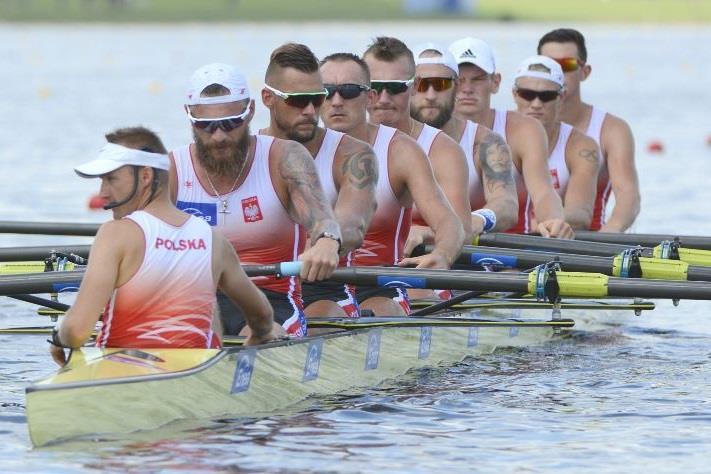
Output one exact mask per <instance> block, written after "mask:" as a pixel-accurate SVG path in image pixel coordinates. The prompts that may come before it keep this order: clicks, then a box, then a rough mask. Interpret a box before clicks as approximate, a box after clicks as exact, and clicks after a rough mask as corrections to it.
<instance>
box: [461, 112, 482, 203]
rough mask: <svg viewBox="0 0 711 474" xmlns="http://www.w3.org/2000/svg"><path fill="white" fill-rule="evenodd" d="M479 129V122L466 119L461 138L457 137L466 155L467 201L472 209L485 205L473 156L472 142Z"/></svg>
mask: <svg viewBox="0 0 711 474" xmlns="http://www.w3.org/2000/svg"><path fill="white" fill-rule="evenodd" d="M478 129H479V124H478V123H475V122H472V121H471V120H467V123H466V125H465V127H464V131H463V132H462V138H460V139H459V146H461V147H462V150H464V156H466V157H467V165H468V168H469V202H470V203H471V208H472V211H476V210H477V209H481V208H482V207H484V206H485V205H486V196H485V194H484V184H483V183H482V181H481V176H479V172H478V171H477V169H476V162H475V157H474V142H475V139H476V132H477V130H478Z"/></svg>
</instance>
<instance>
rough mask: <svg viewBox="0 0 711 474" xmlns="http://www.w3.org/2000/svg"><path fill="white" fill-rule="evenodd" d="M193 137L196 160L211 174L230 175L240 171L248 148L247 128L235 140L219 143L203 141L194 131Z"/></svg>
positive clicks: (245, 159)
mask: <svg viewBox="0 0 711 474" xmlns="http://www.w3.org/2000/svg"><path fill="white" fill-rule="evenodd" d="M193 139H194V140H195V148H196V149H197V155H198V156H197V157H198V161H199V162H200V164H201V165H202V167H203V168H204V169H205V171H207V172H208V173H210V174H211V175H213V176H230V175H234V174H236V173H240V172H241V171H242V169H243V168H244V165H245V162H246V161H247V151H248V150H249V129H246V130H245V133H244V134H242V136H241V137H240V138H238V139H237V140H235V141H230V142H222V143H220V144H219V145H216V144H211V143H206V142H204V141H203V140H201V139H200V137H198V135H197V133H195V131H193ZM220 155H222V156H220ZM224 155H227V156H226V157H225V156H224Z"/></svg>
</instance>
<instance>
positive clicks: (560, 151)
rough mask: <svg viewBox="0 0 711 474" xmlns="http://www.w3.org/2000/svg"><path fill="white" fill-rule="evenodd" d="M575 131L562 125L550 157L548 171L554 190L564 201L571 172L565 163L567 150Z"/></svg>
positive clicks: (566, 125)
mask: <svg viewBox="0 0 711 474" xmlns="http://www.w3.org/2000/svg"><path fill="white" fill-rule="evenodd" d="M572 131H573V126H572V125H569V124H567V123H564V122H561V123H560V130H559V131H558V141H556V143H555V147H553V151H551V154H550V156H549V157H548V169H549V170H550V172H551V180H552V181H553V189H555V190H556V192H557V193H558V195H559V196H560V197H561V199H563V198H564V197H565V191H566V190H567V189H568V181H570V171H569V170H568V165H567V164H566V162H565V149H566V147H567V146H568V140H569V139H570V134H571V133H572Z"/></svg>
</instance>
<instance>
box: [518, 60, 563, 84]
mask: <svg viewBox="0 0 711 474" xmlns="http://www.w3.org/2000/svg"><path fill="white" fill-rule="evenodd" d="M534 66H543V67H542V68H541V67H534ZM542 69H547V70H548V71H545V70H542ZM519 77H535V78H538V79H546V80H548V81H551V82H555V83H556V84H558V85H559V86H560V87H564V86H565V76H564V75H563V69H562V68H561V67H560V64H558V63H557V62H555V61H554V60H553V59H551V58H549V57H548V56H541V55H536V56H531V57H529V58H526V59H524V60H523V62H522V63H521V64H519V66H518V69H517V70H516V77H514V79H518V78H519Z"/></svg>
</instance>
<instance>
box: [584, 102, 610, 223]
mask: <svg viewBox="0 0 711 474" xmlns="http://www.w3.org/2000/svg"><path fill="white" fill-rule="evenodd" d="M606 116H607V112H605V111H604V110H600V109H598V108H597V107H595V106H593V109H592V113H591V115H590V123H589V124H588V129H587V130H586V131H585V135H587V136H589V137H590V138H592V139H593V140H595V141H596V142H597V146H598V147H600V174H598V177H597V194H596V196H595V208H594V210H593V218H592V222H591V223H590V230H600V227H602V224H604V223H605V207H607V201H608V200H609V199H610V194H611V193H612V186H611V185H610V171H609V169H608V168H607V156H606V155H605V153H604V150H602V144H601V143H600V137H601V136H602V124H603V122H605V117H606Z"/></svg>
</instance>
